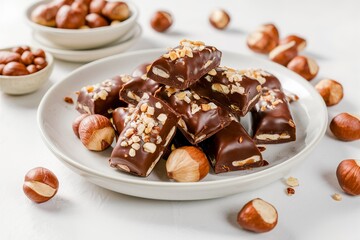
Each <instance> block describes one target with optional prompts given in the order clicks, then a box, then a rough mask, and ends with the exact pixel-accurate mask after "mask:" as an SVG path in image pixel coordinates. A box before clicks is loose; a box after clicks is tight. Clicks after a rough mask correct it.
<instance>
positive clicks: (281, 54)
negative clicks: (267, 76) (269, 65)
mask: <svg viewBox="0 0 360 240" xmlns="http://www.w3.org/2000/svg"><path fill="white" fill-rule="evenodd" d="M297 54H298V52H297V48H296V45H295V42H294V41H293V42H289V43H287V44H284V45H279V46H277V47H276V48H274V49H273V50H272V51H271V52H270V53H269V58H270V60H271V61H273V62H276V63H279V64H281V65H283V66H286V65H287V64H288V63H289V62H290V61H291V60H292V59H293V58H294V57H296V55H297Z"/></svg>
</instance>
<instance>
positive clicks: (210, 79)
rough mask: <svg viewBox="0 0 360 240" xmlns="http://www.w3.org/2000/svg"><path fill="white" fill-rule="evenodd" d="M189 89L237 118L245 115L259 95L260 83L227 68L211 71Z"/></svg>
mask: <svg viewBox="0 0 360 240" xmlns="http://www.w3.org/2000/svg"><path fill="white" fill-rule="evenodd" d="M190 88H191V90H193V91H194V92H196V93H197V94H198V95H200V96H201V97H207V98H209V99H211V100H212V101H214V102H216V103H218V104H220V105H222V106H223V107H226V108H227V109H228V110H229V111H231V112H233V113H234V114H236V115H239V116H245V115H246V113H247V112H248V111H249V110H250V109H251V108H252V107H253V106H254V105H255V104H256V102H257V101H258V99H259V97H260V93H261V83H260V82H259V81H258V80H257V79H254V78H250V77H247V76H246V75H244V74H242V73H241V72H240V71H237V70H235V69H232V68H228V67H217V68H215V69H212V70H211V71H209V72H208V73H207V74H206V75H204V76H203V77H202V78H200V80H199V81H198V82H197V83H195V84H194V85H192V86H191V87H190Z"/></svg>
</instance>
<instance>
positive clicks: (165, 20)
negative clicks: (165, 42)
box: [150, 11, 173, 32]
mask: <svg viewBox="0 0 360 240" xmlns="http://www.w3.org/2000/svg"><path fill="white" fill-rule="evenodd" d="M172 24H173V19H172V16H171V14H170V13H168V12H165V11H157V12H156V13H155V14H154V15H153V16H152V18H151V20H150V25H151V27H152V28H153V29H154V30H155V31H157V32H165V31H166V30H168V29H169V28H170V27H171V25H172Z"/></svg>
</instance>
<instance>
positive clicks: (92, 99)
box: [76, 75, 132, 117]
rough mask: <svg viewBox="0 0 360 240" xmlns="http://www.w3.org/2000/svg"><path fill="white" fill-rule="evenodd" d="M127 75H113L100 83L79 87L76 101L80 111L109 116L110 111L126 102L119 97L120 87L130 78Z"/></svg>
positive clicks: (124, 104) (77, 108)
mask: <svg viewBox="0 0 360 240" xmlns="http://www.w3.org/2000/svg"><path fill="white" fill-rule="evenodd" d="M131 79H132V78H131V77H130V76H129V75H120V76H115V77H113V78H111V79H107V80H105V81H103V82H101V83H98V84H94V85H90V86H86V87H83V88H81V90H80V91H79V95H78V98H77V103H76V110H78V111H79V112H80V113H88V114H101V115H104V116H106V117H110V116H111V112H112V111H113V110H114V109H115V108H117V107H120V106H126V105H127V104H126V103H125V102H123V101H121V100H120V99H119V91H120V89H121V87H122V86H123V85H124V84H125V83H126V82H128V81H129V80H131Z"/></svg>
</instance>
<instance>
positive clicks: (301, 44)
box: [280, 35, 306, 52]
mask: <svg viewBox="0 0 360 240" xmlns="http://www.w3.org/2000/svg"><path fill="white" fill-rule="evenodd" d="M292 41H295V46H296V48H297V51H298V52H300V51H302V50H304V48H305V47H306V40H305V39H304V38H302V37H299V36H297V35H289V36H287V37H286V38H284V39H281V41H280V45H282V44H287V43H289V42H292Z"/></svg>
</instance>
